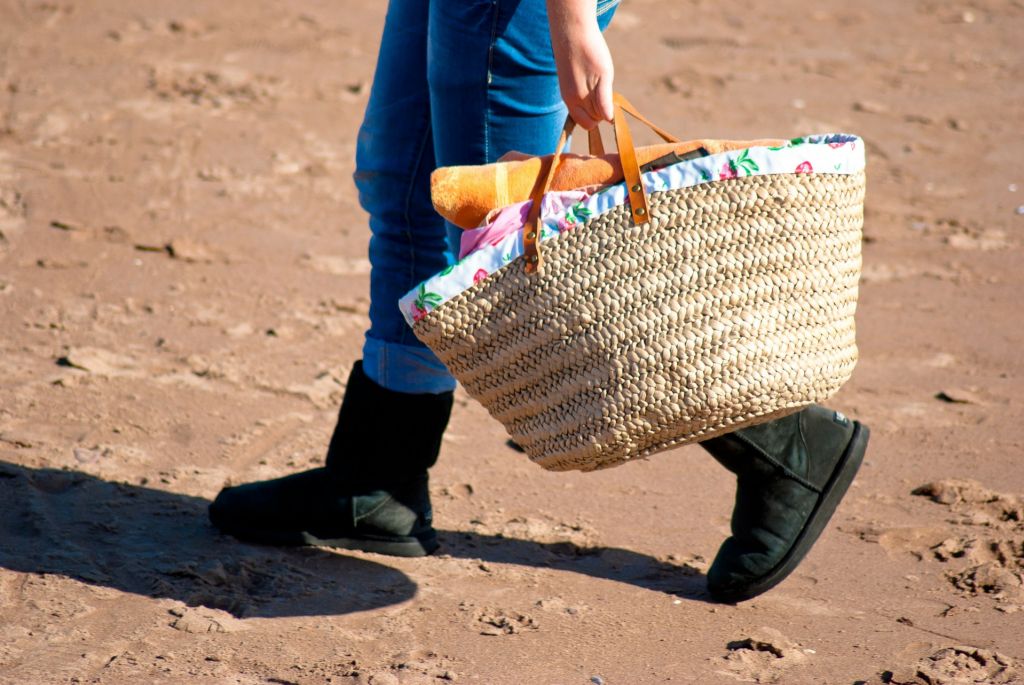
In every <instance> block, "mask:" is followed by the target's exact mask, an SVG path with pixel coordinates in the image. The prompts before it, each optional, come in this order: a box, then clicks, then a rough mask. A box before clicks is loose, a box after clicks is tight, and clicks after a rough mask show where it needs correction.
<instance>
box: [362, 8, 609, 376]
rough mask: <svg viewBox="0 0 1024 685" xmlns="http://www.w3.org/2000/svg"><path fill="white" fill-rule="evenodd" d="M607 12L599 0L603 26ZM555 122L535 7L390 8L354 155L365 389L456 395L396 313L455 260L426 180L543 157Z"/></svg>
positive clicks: (546, 41) (558, 122)
mask: <svg viewBox="0 0 1024 685" xmlns="http://www.w3.org/2000/svg"><path fill="white" fill-rule="evenodd" d="M616 4H617V2H616V0H600V1H599V2H598V12H599V23H600V25H601V28H602V29H603V28H604V27H605V26H607V24H608V22H609V21H610V20H611V17H612V14H613V13H614V9H615V5H616ZM564 120H565V106H564V104H563V103H562V101H561V97H560V96H559V91H558V78H557V74H556V72H555V64H554V58H553V56H552V54H551V39H550V35H549V32H548V23H547V12H546V9H545V2H544V0H430V1H429V2H427V1H426V0H391V1H390V2H389V4H388V12H387V18H386V20H385V25H384V34H383V37H382V39H381V48H380V55H379V57H378V59H377V69H376V73H375V75H374V81H373V88H372V90H371V92H370V101H369V103H368V104H367V108H366V115H365V118H364V120H363V125H362V127H361V128H360V130H359V138H358V141H357V147H356V173H355V181H356V187H357V188H358V190H359V201H360V204H361V205H362V207H363V209H365V210H366V211H367V212H368V213H369V214H370V230H371V233H372V237H371V239H370V263H371V265H372V269H371V272H370V330H369V331H367V333H366V340H365V342H364V345H363V368H364V369H365V371H366V374H367V375H368V376H369V377H370V379H371V380H373V381H375V382H376V383H378V384H379V385H382V386H384V387H385V388H388V389H390V390H395V391H398V392H409V393H440V392H445V391H448V390H451V389H453V388H454V387H455V381H454V379H452V377H451V375H450V374H449V373H448V371H447V370H446V369H445V367H444V365H443V364H441V362H440V361H439V360H438V359H437V357H436V356H434V354H433V353H432V352H431V351H430V350H429V349H427V348H426V347H424V346H423V345H422V343H420V342H419V341H418V340H417V339H416V337H415V336H414V335H413V333H412V330H411V329H410V328H409V327H408V325H407V324H406V323H405V320H404V319H403V317H402V315H401V313H400V312H399V310H398V299H399V298H400V297H401V296H402V295H404V294H405V293H407V292H408V291H409V290H411V289H412V288H414V287H415V286H416V285H417V284H418V283H420V282H421V281H423V280H425V279H426V278H428V277H429V276H432V275H433V274H435V273H437V272H438V271H440V270H441V269H443V268H444V267H445V266H446V265H447V264H448V263H450V261H451V260H452V254H457V253H458V244H459V238H460V237H461V230H460V229H458V228H456V227H455V226H451V225H447V224H446V223H445V222H444V221H443V220H441V218H440V217H439V216H438V215H437V214H436V213H435V212H434V210H433V206H432V205H431V202H430V172H431V171H433V170H434V168H435V167H436V166H449V165H454V164H485V163H488V162H493V161H494V160H496V159H497V158H498V157H500V156H501V155H502V154H504V153H505V152H507V151H508V150H512V149H515V150H520V151H522V152H527V153H530V154H546V153H550V152H551V151H552V150H553V149H554V146H555V143H556V141H557V140H558V134H559V131H560V130H561V126H562V123H563V122H564ZM446 226H447V230H446ZM446 234H447V238H446Z"/></svg>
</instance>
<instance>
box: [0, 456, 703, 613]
mask: <svg viewBox="0 0 1024 685" xmlns="http://www.w3.org/2000/svg"><path fill="white" fill-rule="evenodd" d="M0 502H2V503H3V507H2V508H0V540H2V543H0V567H2V568H7V569H9V570H12V571H17V572H21V573H37V574H43V573H47V574H56V575H61V576H65V577H69V578H74V579H76V580H78V581H81V582H84V583H88V584H91V585H97V586H103V587H110V588H114V589H116V590H119V591H122V592H129V593H132V594H138V595H144V596H148V597H154V598H169V599H175V600H178V601H181V602H183V603H185V604H186V605H189V606H206V607H213V608H216V609H222V610H224V611H227V612H229V613H231V614H232V615H234V616H235V617H238V618H251V617H263V618H270V617H285V616H325V615H342V614H348V613H355V612H360V611H369V610H372V609H378V608H381V607H386V606H391V605H394V604H398V603H401V602H404V601H407V600H409V599H411V598H412V597H414V596H415V594H416V590H417V586H416V584H415V582H413V581H412V580H411V579H410V578H409V577H408V576H407V575H405V574H404V573H403V572H402V571H400V570H398V569H395V568H392V567H390V566H387V565H385V564H382V563H376V562H375V561H370V560H368V559H366V558H357V557H353V556H348V555H345V554H344V553H335V552H332V551H328V550H322V549H318V548H312V547H302V548H277V547H264V546H258V545H250V544H246V543H242V542H239V541H237V540H235V539H234V538H232V537H230V536H228V535H223V534H221V533H219V532H218V531H217V530H216V529H215V528H213V526H211V525H210V523H209V522H208V519H207V515H206V508H207V506H208V505H209V501H208V500H206V499H203V498H201V497H193V496H189V495H184V494H179V493H173V492H167V491H164V490H157V489H154V488H149V487H145V486H141V485H131V484H128V483H117V482H110V481H106V480H103V479H101V478H98V477H96V476H92V475H89V474H86V473H82V472H80V471H71V470H60V469H49V468H31V467H26V466H20V465H17V464H12V463H10V462H5V461H0ZM439 535H440V537H441V542H442V545H443V546H442V548H441V553H442V554H448V555H450V556H452V557H456V558H465V559H481V560H483V561H490V562H494V563H505V564H517V565H520V566H532V567H536V568H550V569H555V570H560V571H569V572H573V573H581V574H583V575H588V576H591V577H594V578H602V579H607V580H615V581H618V582H622V583H628V584H631V585H635V586H637V587H641V588H644V589H648V590H653V591H657V592H664V593H667V594H672V595H675V596H679V597H684V598H687V599H694V600H704V601H708V599H709V598H708V595H707V593H706V590H705V582H704V576H703V574H701V572H700V571H699V570H698V569H696V568H694V567H692V566H689V565H686V564H680V565H677V564H672V563H669V562H663V561H659V560H657V559H655V558H653V557H650V556H647V555H644V554H639V553H637V552H633V551H630V550H625V549H619V548H611V547H581V546H579V545H576V544H573V543H571V542H553V543H545V542H537V541H533V540H524V539H519V538H512V537H505V536H502V535H483V534H479V533H474V532H463V531H439Z"/></svg>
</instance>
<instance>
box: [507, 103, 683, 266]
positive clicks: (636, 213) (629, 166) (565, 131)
mask: <svg viewBox="0 0 1024 685" xmlns="http://www.w3.org/2000/svg"><path fill="white" fill-rule="evenodd" d="M612 101H613V104H614V106H615V113H614V118H613V120H612V123H613V125H614V128H615V147H616V149H617V150H618V153H619V161H620V163H621V164H622V175H623V177H624V178H625V181H626V191H627V193H628V194H629V205H630V207H631V208H632V215H633V222H634V223H635V224H637V225H639V224H644V223H647V221H648V219H649V218H650V217H649V216H648V210H649V208H648V205H647V193H646V191H645V190H644V186H643V181H641V179H640V166H639V164H638V163H637V159H636V147H635V146H634V145H633V135H632V133H630V130H629V124H628V123H626V117H625V115H626V114H630V115H631V116H633V117H635V118H636V119H637V120H638V121H640V122H642V123H644V124H646V125H647V126H648V127H649V128H650V129H651V130H652V131H654V132H655V133H657V134H658V135H659V136H661V138H662V139H664V141H665V142H666V143H678V142H680V140H679V139H678V138H676V137H675V136H673V135H672V134H671V133H668V132H666V131H665V130H664V129H661V128H659V127H658V126H656V125H655V124H653V123H651V122H650V121H649V120H648V119H647V118H646V117H644V116H643V115H642V114H640V112H638V111H637V109H636V108H635V107H633V105H632V104H630V102H629V100H627V99H626V98H625V97H623V96H622V95H620V94H619V93H615V94H614V95H613V96H612ZM575 127H576V122H575V121H573V119H572V117H566V120H565V126H563V127H562V133H561V135H560V136H559V137H558V145H557V146H556V147H555V154H554V155H552V156H551V159H550V161H549V162H547V163H546V164H544V165H543V166H542V167H541V170H540V173H539V174H537V180H536V182H534V184H533V190H532V191H531V192H530V200H531V201H532V204H531V206H530V211H529V212H528V213H527V215H526V224H525V225H524V226H523V256H524V257H525V258H526V260H525V261H526V273H528V274H532V273H536V271H537V270H538V269H540V267H541V264H542V263H543V260H542V259H541V253H540V203H541V199H542V198H543V197H544V194H545V193H547V192H548V191H549V190H550V189H551V181H552V180H553V179H554V177H555V169H557V168H558V163H559V162H560V161H561V157H562V152H563V150H564V149H565V144H566V142H567V141H568V140H569V135H570V134H571V133H572V131H573V129H574V128H575ZM589 141H590V153H591V154H602V153H603V150H604V147H603V145H601V137H600V134H599V133H597V127H596V126H595V127H594V128H593V129H592V130H591V131H590V132H589ZM595 141H596V143H597V145H596V146H595ZM595 147H596V148H597V149H595ZM598 150H600V151H598Z"/></svg>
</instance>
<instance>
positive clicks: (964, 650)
mask: <svg viewBox="0 0 1024 685" xmlns="http://www.w3.org/2000/svg"><path fill="white" fill-rule="evenodd" d="M1022 675H1024V673H1022V672H1021V664H1020V663H1019V662H1017V661H1016V660H1015V659H1013V658H1011V657H1008V656H1005V655H1003V654H999V653H997V652H993V651H990V650H987V649H977V648H975V647H966V646H956V647H945V648H943V649H940V650H938V651H937V652H934V653H932V654H930V655H928V656H926V657H923V658H922V659H920V660H918V661H917V662H916V663H913V664H910V665H907V666H903V667H900V668H896V669H893V670H891V671H884V672H883V673H882V674H881V676H880V679H879V680H876V681H874V682H876V683H877V682H881V683H890V684H892V685H961V684H962V685H966V684H968V683H978V684H982V683H984V685H1004V684H1005V685H1008V684H1009V683H1019V682H1021V677H1022Z"/></svg>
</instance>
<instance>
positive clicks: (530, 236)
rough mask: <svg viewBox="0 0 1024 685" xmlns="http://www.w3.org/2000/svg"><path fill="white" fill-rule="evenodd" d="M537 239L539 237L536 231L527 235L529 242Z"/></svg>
mask: <svg viewBox="0 0 1024 685" xmlns="http://www.w3.org/2000/svg"><path fill="white" fill-rule="evenodd" d="M536 237H537V233H536V231H530V232H529V233H527V234H526V239H527V240H533V239H534V238H536Z"/></svg>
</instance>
